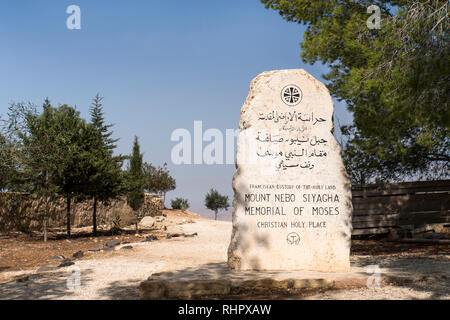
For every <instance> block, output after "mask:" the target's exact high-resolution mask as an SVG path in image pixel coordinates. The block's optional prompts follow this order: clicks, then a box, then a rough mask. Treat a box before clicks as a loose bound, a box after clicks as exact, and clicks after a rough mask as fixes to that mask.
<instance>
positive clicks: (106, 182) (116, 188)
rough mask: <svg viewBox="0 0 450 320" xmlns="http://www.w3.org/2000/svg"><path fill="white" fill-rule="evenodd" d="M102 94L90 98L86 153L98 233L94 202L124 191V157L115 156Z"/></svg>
mask: <svg viewBox="0 0 450 320" xmlns="http://www.w3.org/2000/svg"><path fill="white" fill-rule="evenodd" d="M102 100H103V98H102V97H100V95H98V94H97V95H96V96H95V98H94V99H93V102H92V105H91V108H90V115H91V125H92V128H93V133H92V136H91V137H92V140H91V141H90V143H91V147H92V148H91V152H90V156H89V164H88V167H89V172H87V173H86V174H87V176H88V177H89V184H88V189H87V191H86V194H87V195H88V196H89V197H90V198H93V202H94V205H93V215H92V216H93V218H92V229H93V234H94V235H95V234H96V233H97V204H98V202H99V201H100V202H103V203H104V204H108V202H109V201H111V200H113V199H116V198H118V197H119V196H121V195H122V194H123V193H124V183H123V174H122V165H123V162H124V160H125V157H124V156H122V155H119V156H115V155H114V153H113V152H114V150H115V148H116V145H115V143H116V142H117V141H118V140H115V139H112V138H111V136H112V134H113V132H112V131H111V130H110V129H111V127H112V125H110V124H106V123H105V119H104V112H103V104H102Z"/></svg>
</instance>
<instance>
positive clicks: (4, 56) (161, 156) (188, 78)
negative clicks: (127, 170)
mask: <svg viewBox="0 0 450 320" xmlns="http://www.w3.org/2000/svg"><path fill="white" fill-rule="evenodd" d="M72 4H74V5H78V6H79V7H80V8H81V30H69V29H67V27H66V20H67V18H68V17H69V15H68V14H67V13H66V9H67V7H68V6H69V5H72ZM304 30H305V28H304V26H301V25H297V24H294V23H288V22H286V21H285V20H283V19H282V18H281V17H280V16H279V15H278V13H276V12H274V11H272V10H266V9H265V8H264V6H263V5H262V4H261V3H260V2H259V0H245V1H242V0H230V1H207V0H193V1H181V0H179V1H162V0H161V1H153V0H149V1H144V0H126V1H125V0H117V1H107V0H95V1H93V0H71V1H64V0H39V1H36V0H20V1H17V0H2V1H1V2H0V43H1V44H2V46H1V48H2V49H1V50H0V114H5V111H6V110H7V107H8V104H9V103H11V102H13V101H16V102H20V101H24V102H28V101H30V102H33V103H35V104H37V105H41V104H42V102H43V100H44V98H45V97H49V98H50V100H51V101H52V103H53V104H54V105H58V104H68V105H71V106H76V107H77V109H78V110H79V111H80V112H81V115H82V116H83V117H84V118H88V117H89V115H88V110H89V105H90V103H91V99H92V98H93V97H94V96H95V94H96V93H97V92H99V93H100V94H101V95H102V96H104V97H105V100H104V104H105V105H104V108H105V113H106V118H107V121H108V122H110V123H113V124H115V126H114V135H115V137H117V138H120V142H119V143H118V150H117V151H118V152H119V153H130V151H131V146H132V141H133V137H134V135H137V136H138V137H139V139H140V142H141V148H142V151H143V152H144V158H145V161H148V162H151V163H154V164H156V165H159V164H162V163H164V162H167V163H168V164H169V168H170V170H171V172H172V174H173V176H174V177H175V178H176V180H177V186H178V188H177V190H176V191H174V192H171V193H169V194H168V201H167V203H166V204H167V205H169V204H170V199H172V198H175V197H178V196H181V197H183V198H188V199H189V201H190V203H191V210H192V211H195V212H198V213H200V214H203V215H208V214H209V212H208V210H207V209H206V208H204V206H203V200H204V195H205V194H206V192H208V190H209V189H210V188H211V187H214V188H216V189H218V190H219V192H221V193H224V194H227V195H229V197H230V200H231V199H232V196H233V191H232V188H231V179H232V176H233V174H234V165H212V166H208V165H180V166H176V165H173V164H172V163H171V159H170V154H171V149H172V148H173V147H174V145H175V144H176V143H175V142H172V141H171V140H170V137H171V134H172V132H173V131H174V130H175V129H178V128H186V129H188V130H189V131H191V132H193V127H194V121H195V120H201V121H203V128H204V130H206V129H209V128H218V129H220V130H222V131H223V132H225V130H226V129H233V128H237V126H238V124H239V115H240V108H241V106H242V104H243V102H244V101H245V98H246V97H247V93H248V88H249V84H250V81H251V79H253V78H254V77H255V76H257V75H258V74H259V73H261V72H263V71H267V70H276V69H291V68H303V69H306V70H307V71H308V72H310V73H311V74H312V75H313V76H315V77H316V78H318V79H322V78H321V75H322V74H323V73H325V72H326V71H327V69H326V68H325V67H324V66H322V65H320V64H317V65H314V66H311V65H305V64H303V63H302V61H301V59H300V42H301V41H302V38H303V32H304ZM335 113H336V118H337V119H339V121H340V124H344V123H349V122H351V115H350V114H349V113H348V112H347V111H346V107H345V105H344V104H342V103H336V112H335ZM227 215H228V216H230V214H229V213H227Z"/></svg>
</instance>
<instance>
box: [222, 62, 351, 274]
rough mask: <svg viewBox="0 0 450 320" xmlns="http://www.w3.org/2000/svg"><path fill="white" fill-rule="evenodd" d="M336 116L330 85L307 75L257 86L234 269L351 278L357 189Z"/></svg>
mask: <svg viewBox="0 0 450 320" xmlns="http://www.w3.org/2000/svg"><path fill="white" fill-rule="evenodd" d="M333 112H334V105H333V101H332V99H331V96H330V94H329V92H328V90H327V88H326V87H325V85H324V84H323V83H321V82H319V81H318V80H316V79H315V78H313V77H312V76H311V75H310V74H309V73H307V72H306V71H304V70H280V71H270V72H264V73H262V74H260V75H259V76H257V77H256V78H255V79H254V80H253V81H252V83H251V85H250V93H249V95H248V97H247V100H246V101H245V103H244V106H243V107H242V110H241V120H240V125H239V127H240V134H239V137H238V148H237V158H236V167H237V170H236V174H235V176H234V179H233V189H234V192H235V196H234V200H233V233H232V238H231V243H230V246H229V249H228V265H229V267H230V268H231V269H235V270H285V271H288V270H305V271H306V270H309V271H318V272H347V271H350V244H351V231H352V230H351V229H352V224H351V217H352V210H353V208H352V203H351V183H350V180H349V178H348V176H347V173H346V171H345V168H344V164H343V161H342V158H341V148H340V147H339V145H338V143H337V142H336V140H335V138H334V136H333V130H334V126H333Z"/></svg>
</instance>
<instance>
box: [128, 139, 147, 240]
mask: <svg viewBox="0 0 450 320" xmlns="http://www.w3.org/2000/svg"><path fill="white" fill-rule="evenodd" d="M144 187H145V180H144V171H143V163H142V154H141V152H140V146H139V141H138V138H137V137H135V138H134V144H133V153H132V155H131V157H130V163H129V168H128V172H127V203H128V205H129V206H130V207H131V209H133V211H134V213H135V216H136V232H139V229H138V223H139V221H138V210H139V209H140V208H141V207H142V205H143V204H144V199H145V193H144Z"/></svg>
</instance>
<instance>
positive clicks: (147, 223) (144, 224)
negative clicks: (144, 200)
mask: <svg viewBox="0 0 450 320" xmlns="http://www.w3.org/2000/svg"><path fill="white" fill-rule="evenodd" d="M154 225H155V219H153V217H149V216H147V217H143V218H142V220H141V222H139V226H140V227H141V228H151V227H153V226H154Z"/></svg>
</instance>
